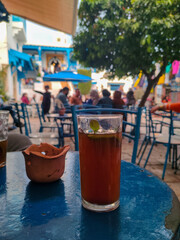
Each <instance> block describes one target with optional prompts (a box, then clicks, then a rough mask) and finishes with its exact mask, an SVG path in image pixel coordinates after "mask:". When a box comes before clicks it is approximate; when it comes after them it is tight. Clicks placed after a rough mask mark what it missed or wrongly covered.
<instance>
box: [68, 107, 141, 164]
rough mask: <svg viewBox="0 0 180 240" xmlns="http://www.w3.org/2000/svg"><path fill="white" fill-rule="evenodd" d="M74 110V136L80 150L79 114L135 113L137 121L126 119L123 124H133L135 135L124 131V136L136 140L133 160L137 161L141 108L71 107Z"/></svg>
mask: <svg viewBox="0 0 180 240" xmlns="http://www.w3.org/2000/svg"><path fill="white" fill-rule="evenodd" d="M71 112H72V120H73V128H74V137H75V150H76V151H78V150H79V142H78V124H77V114H102V112H103V113H104V112H106V114H107V113H109V114H113V113H116V114H117V113H120V114H130V115H135V116H136V117H135V123H132V122H128V121H124V120H123V124H125V125H129V126H132V127H133V128H134V133H135V134H134V136H132V135H131V134H130V133H127V132H123V136H125V137H128V138H129V139H131V140H133V141H134V147H133V153H132V158H131V162H132V163H135V162H136V154H137V148H138V142H139V134H140V123H141V108H137V109H136V110H129V109H126V110H125V109H115V108H93V109H92V108H91V109H90V108H89V109H79V110H78V109H77V107H76V106H72V107H71Z"/></svg>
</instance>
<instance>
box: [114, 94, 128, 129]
mask: <svg viewBox="0 0 180 240" xmlns="http://www.w3.org/2000/svg"><path fill="white" fill-rule="evenodd" d="M121 97H122V93H121V92H120V91H115V92H114V94H113V108H118V109H123V106H124V105H125V102H124V101H123V99H122V98H121ZM117 114H120V113H117ZM122 115H123V120H124V121H126V120H127V118H126V115H125V114H124V113H122ZM124 131H125V125H124V124H123V132H124Z"/></svg>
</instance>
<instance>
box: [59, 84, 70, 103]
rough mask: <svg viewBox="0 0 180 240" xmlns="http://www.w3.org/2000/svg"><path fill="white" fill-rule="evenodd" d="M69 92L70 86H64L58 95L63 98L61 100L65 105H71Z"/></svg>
mask: <svg viewBox="0 0 180 240" xmlns="http://www.w3.org/2000/svg"><path fill="white" fill-rule="evenodd" d="M68 93H69V88H68V87H64V88H63V89H62V90H60V92H59V94H58V95H57V98H58V99H59V100H61V102H62V103H63V104H64V106H65V107H68V106H69V103H68V100H67V95H68Z"/></svg>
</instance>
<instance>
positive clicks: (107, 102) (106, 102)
mask: <svg viewBox="0 0 180 240" xmlns="http://www.w3.org/2000/svg"><path fill="white" fill-rule="evenodd" d="M102 95H103V97H102V98H101V99H100V100H99V101H98V103H97V105H101V106H102V107H112V99H111V98H110V95H111V94H110V92H109V91H108V90H107V89H103V90H102Z"/></svg>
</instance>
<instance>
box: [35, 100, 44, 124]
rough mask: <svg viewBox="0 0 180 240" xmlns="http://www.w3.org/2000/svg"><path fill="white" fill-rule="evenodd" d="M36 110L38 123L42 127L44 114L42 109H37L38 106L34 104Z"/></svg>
mask: <svg viewBox="0 0 180 240" xmlns="http://www.w3.org/2000/svg"><path fill="white" fill-rule="evenodd" d="M36 110H37V114H38V118H39V122H40V127H42V126H43V122H45V117H44V112H43V109H42V107H39V104H38V103H36Z"/></svg>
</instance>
